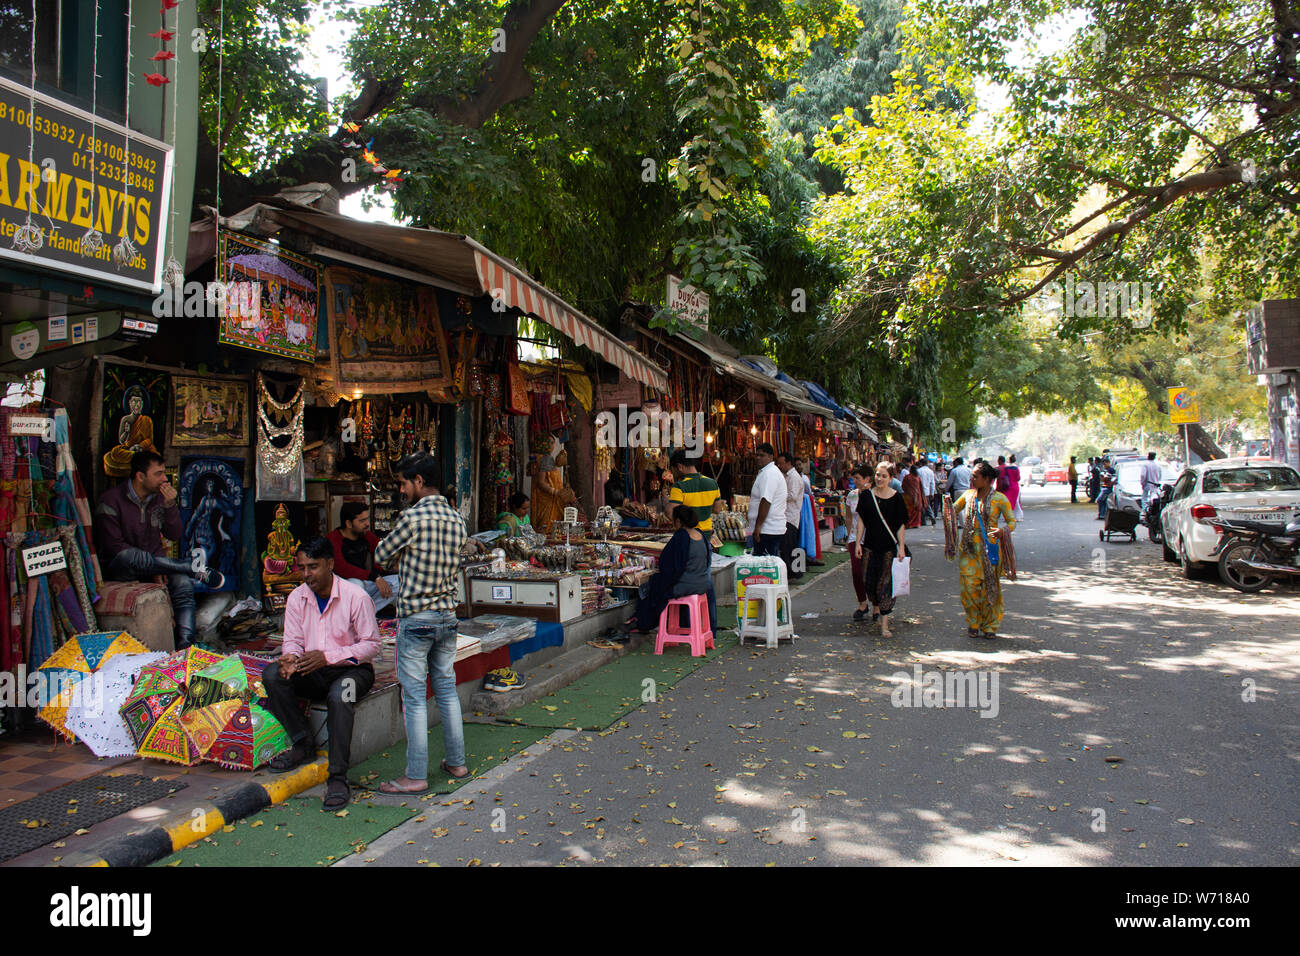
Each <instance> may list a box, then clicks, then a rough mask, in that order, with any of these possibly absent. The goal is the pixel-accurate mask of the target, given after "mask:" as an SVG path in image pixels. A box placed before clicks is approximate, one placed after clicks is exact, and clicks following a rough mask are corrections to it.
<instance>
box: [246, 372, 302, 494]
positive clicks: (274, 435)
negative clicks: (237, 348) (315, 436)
mask: <svg viewBox="0 0 1300 956" xmlns="http://www.w3.org/2000/svg"><path fill="white" fill-rule="evenodd" d="M257 394H258V403H257V500H258V501H305V500H306V481H305V474H304V470H303V460H302V446H303V437H304V428H303V419H304V417H305V414H306V407H307V399H306V395H305V394H304V391H303V386H302V382H301V381H299V383H298V390H297V391H296V392H295V393H294V396H293V398H291V399H289V400H288V401H287V402H281V401H279V400H278V399H276V398H275V396H274V395H272V394H271V392H270V390H269V389H268V388H267V385H266V379H265V377H264V376H263V375H262V374H261V373H258V376H257ZM277 420H278V421H280V422H282V424H276V421H277ZM277 441H281V442H284V444H283V445H277V444H276V442H277Z"/></svg>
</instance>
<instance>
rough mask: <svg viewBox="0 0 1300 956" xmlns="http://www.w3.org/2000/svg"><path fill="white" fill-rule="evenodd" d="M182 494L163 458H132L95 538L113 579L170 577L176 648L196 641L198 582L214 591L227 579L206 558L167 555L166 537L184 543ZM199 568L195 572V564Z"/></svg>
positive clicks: (99, 517) (106, 502)
mask: <svg viewBox="0 0 1300 956" xmlns="http://www.w3.org/2000/svg"><path fill="white" fill-rule="evenodd" d="M177 499H178V493H177V491H176V489H175V488H173V487H172V486H171V483H170V482H168V481H167V475H166V472H164V471H163V457H162V455H159V454H158V453H157V452H152V451H138V452H136V453H135V454H134V455H132V456H131V475H130V477H129V478H127V480H126V481H124V482H122V483H121V484H120V485H117V486H116V487H114V488H110V489H109V490H108V491H106V492H104V494H103V495H101V496H100V499H99V506H98V507H97V508H96V509H95V538H96V545H97V546H98V549H99V560H100V564H101V566H102V567H103V568H104V575H105V577H107V579H108V580H110V581H152V580H153V579H154V578H155V577H157V576H158V575H165V576H166V578H167V590H168V592H169V593H170V594H171V599H172V614H174V615H175V617H176V649H177V650H180V649H181V648H184V647H189V646H190V644H192V643H193V642H194V634H195V629H194V582H195V581H202V582H203V583H204V584H206V585H207V586H208V587H210V588H212V589H213V590H218V589H220V588H221V587H222V586H223V585H224V584H225V583H226V579H225V577H224V576H223V575H222V574H221V572H219V571H210V570H208V569H207V568H206V566H205V563H206V556H203V555H200V556H199V557H200V559H199V560H198V561H197V562H196V561H195V560H193V559H190V558H186V559H179V558H169V557H167V554H166V550H165V549H164V548H163V543H162V536H163V535H164V534H165V535H167V537H168V538H169V539H171V540H172V541H180V540H181V539H182V536H183V535H184V533H185V528H184V526H183V525H182V524H181V513H180V509H179V508H178V507H177V506H176V504H177ZM196 564H197V566H198V570H195V566H196Z"/></svg>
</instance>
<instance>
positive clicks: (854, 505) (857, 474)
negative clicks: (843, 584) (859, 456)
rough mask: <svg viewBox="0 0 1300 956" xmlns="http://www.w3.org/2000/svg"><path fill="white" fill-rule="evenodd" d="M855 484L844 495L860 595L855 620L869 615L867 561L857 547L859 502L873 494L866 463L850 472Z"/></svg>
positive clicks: (852, 563)
mask: <svg viewBox="0 0 1300 956" xmlns="http://www.w3.org/2000/svg"><path fill="white" fill-rule="evenodd" d="M849 477H850V478H851V479H852V481H853V486H852V488H851V489H850V490H849V492H848V494H847V495H845V497H844V505H845V512H844V513H845V514H846V515H848V529H849V539H848V549H849V575H850V577H852V578H853V591H854V593H855V594H857V596H858V609H857V610H856V611H854V612H853V620H855V621H860V620H862V619H863V618H864V617H866V616H867V581H866V575H865V573H864V572H865V569H866V562H865V561H864V560H863V557H862V552H861V551H859V550H858V548H857V547H856V545H857V541H858V504H859V502H861V500H862V496H863V495H868V494H871V470H870V469H869V468H867V466H866V465H858V466H857V467H855V468H854V469H853V471H852V472H850V474H849Z"/></svg>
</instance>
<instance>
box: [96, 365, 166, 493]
mask: <svg viewBox="0 0 1300 956" xmlns="http://www.w3.org/2000/svg"><path fill="white" fill-rule="evenodd" d="M170 399H171V389H170V381H169V376H168V374H167V373H166V372H159V371H155V370H153V369H147V368H139V367H137V366H134V365H117V364H114V363H105V364H104V414H103V422H104V425H103V436H102V442H101V445H100V447H101V448H105V449H107V451H106V452H105V453H104V458H103V462H104V473H105V474H106V475H108V476H109V477H110V478H125V477H127V476H128V475H129V474H130V472H131V455H132V454H134V453H135V452H137V451H154V452H157V453H158V454H160V455H161V454H162V453H163V447H164V445H165V444H166V435H167V422H168V414H167V409H168V403H169V401H170Z"/></svg>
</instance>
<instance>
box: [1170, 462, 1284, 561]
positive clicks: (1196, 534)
mask: <svg viewBox="0 0 1300 956" xmlns="http://www.w3.org/2000/svg"><path fill="white" fill-rule="evenodd" d="M1296 515H1300V472H1297V471H1296V470H1295V469H1294V468H1292V467H1291V466H1290V465H1288V464H1286V463H1285V462H1281V461H1273V460H1271V459H1267V458H1221V459H1219V460H1217V461H1209V462H1205V463H1204V464H1200V465H1193V466H1192V467H1190V468H1187V469H1185V470H1184V471H1183V473H1182V474H1181V475H1179V476H1178V480H1177V481H1176V482H1174V490H1173V494H1172V496H1171V497H1170V499H1169V501H1168V503H1167V504H1166V505H1165V506H1164V509H1163V510H1162V511H1161V512H1160V530H1161V534H1162V536H1163V539H1164V540H1163V545H1164V556H1165V560H1166V561H1178V562H1180V563H1181V564H1182V566H1183V576H1184V577H1188V578H1190V577H1192V576H1193V575H1194V574H1195V573H1196V571H1197V570H1198V569H1200V568H1201V567H1203V566H1204V565H1205V564H1206V563H1208V562H1213V561H1217V560H1218V557H1219V550H1220V543H1221V542H1220V536H1219V533H1218V531H1216V530H1215V528H1214V524H1213V519H1214V518H1215V517H1218V516H1222V517H1225V518H1237V519H1239V520H1245V521H1268V522H1278V523H1280V524H1285V523H1286V522H1288V521H1290V520H1291V519H1292V518H1294V517H1295V516H1296Z"/></svg>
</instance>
